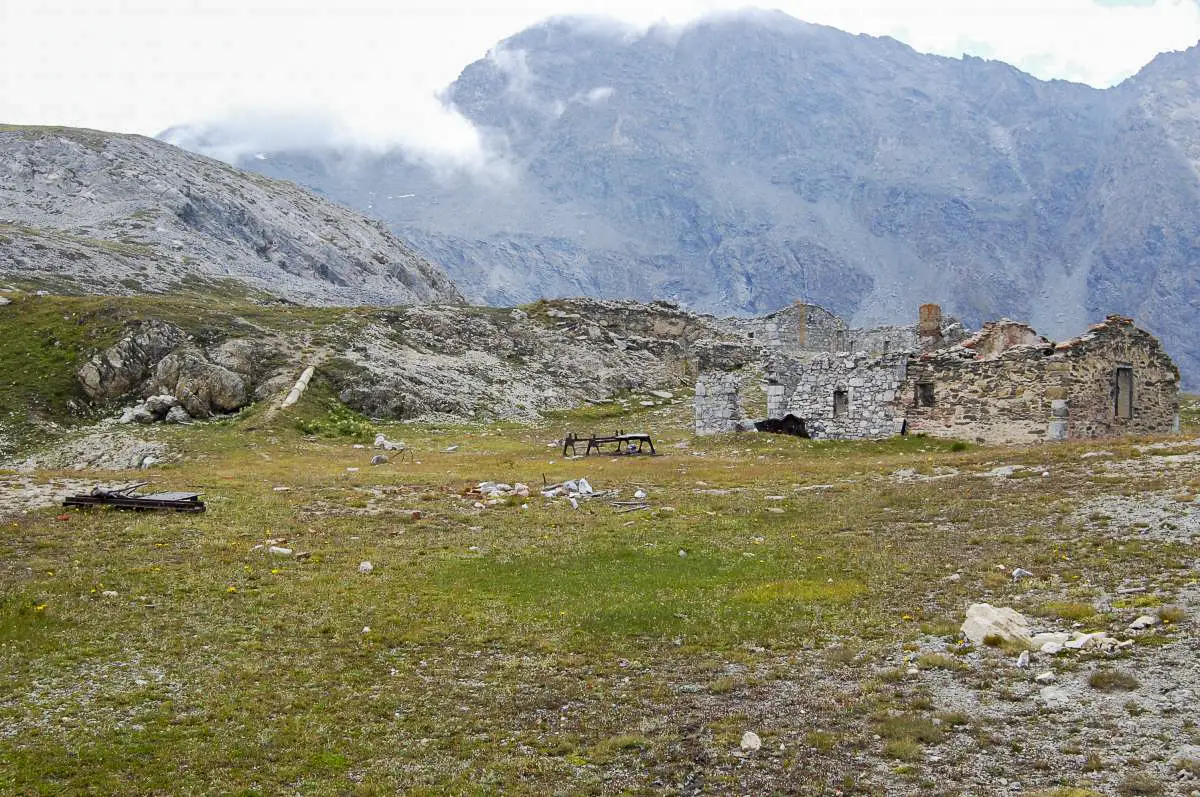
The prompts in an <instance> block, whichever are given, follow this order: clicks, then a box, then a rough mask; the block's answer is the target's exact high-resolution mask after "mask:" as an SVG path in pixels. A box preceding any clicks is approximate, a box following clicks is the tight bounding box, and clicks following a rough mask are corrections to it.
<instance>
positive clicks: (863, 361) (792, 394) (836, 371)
mask: <svg viewBox="0 0 1200 797" xmlns="http://www.w3.org/2000/svg"><path fill="white" fill-rule="evenodd" d="M907 361H908V356H907V354H905V353H903V352H902V353H899V354H889V355H885V356H882V357H871V356H869V355H866V354H863V353H858V354H840V355H821V356H818V357H815V358H813V359H812V360H810V361H808V362H805V363H802V364H797V365H796V366H795V368H794V371H793V374H794V378H795V380H796V381H795V386H794V387H792V388H791V389H790V390H787V391H786V396H785V397H784V398H783V405H782V406H779V405H778V404H777V403H776V404H773V406H770V415H771V417H773V418H782V417H783V416H784V415H787V414H791V415H795V416H796V417H798V418H802V419H804V421H805V423H806V424H807V427H808V432H809V434H810V435H811V436H812V437H813V438H814V439H829V440H862V439H877V438H884V437H891V436H893V435H896V434H898V433H899V432H900V431H901V429H902V428H903V419H904V415H903V412H902V411H901V410H900V408H899V405H898V402H897V391H898V390H899V389H900V387H901V386H902V385H903V384H904V380H905V373H906V365H907ZM843 391H844V392H845V394H846V405H845V410H844V413H842V414H837V413H835V407H834V403H835V394H837V393H839V392H843ZM768 395H770V388H768Z"/></svg>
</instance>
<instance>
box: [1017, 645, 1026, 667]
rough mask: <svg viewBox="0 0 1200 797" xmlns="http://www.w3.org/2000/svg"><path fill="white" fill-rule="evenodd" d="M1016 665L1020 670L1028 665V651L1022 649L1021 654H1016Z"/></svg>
mask: <svg viewBox="0 0 1200 797" xmlns="http://www.w3.org/2000/svg"><path fill="white" fill-rule="evenodd" d="M1017 666H1018V667H1020V668H1021V669H1022V670H1023V669H1025V668H1026V667H1028V666H1029V651H1028V650H1022V651H1021V655H1020V656H1017Z"/></svg>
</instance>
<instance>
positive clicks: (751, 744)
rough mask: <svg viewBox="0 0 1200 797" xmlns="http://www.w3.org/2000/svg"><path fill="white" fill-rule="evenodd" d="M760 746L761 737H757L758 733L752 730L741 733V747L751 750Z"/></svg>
mask: <svg viewBox="0 0 1200 797" xmlns="http://www.w3.org/2000/svg"><path fill="white" fill-rule="evenodd" d="M761 747H762V739H760V738H758V734H757V733H755V732H754V731H746V732H745V733H743V734H742V749H743V750H748V751H750V752H753V751H755V750H758V749H759V748H761Z"/></svg>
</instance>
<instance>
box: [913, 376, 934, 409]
mask: <svg viewBox="0 0 1200 797" xmlns="http://www.w3.org/2000/svg"><path fill="white" fill-rule="evenodd" d="M916 404H917V406H918V407H932V406H933V382H917V396H916Z"/></svg>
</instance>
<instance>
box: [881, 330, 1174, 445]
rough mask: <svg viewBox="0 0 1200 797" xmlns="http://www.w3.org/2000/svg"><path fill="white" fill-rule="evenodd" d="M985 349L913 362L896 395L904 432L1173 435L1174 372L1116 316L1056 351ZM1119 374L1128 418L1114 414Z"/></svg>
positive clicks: (1016, 437)
mask: <svg viewBox="0 0 1200 797" xmlns="http://www.w3.org/2000/svg"><path fill="white" fill-rule="evenodd" d="M985 348H986V349H987V353H986V354H981V353H980V352H979V351H977V350H975V349H971V348H964V347H959V348H954V349H949V350H943V351H941V352H936V353H933V354H927V355H923V356H919V357H914V358H913V360H912V362H910V364H909V368H908V376H907V379H906V380H905V384H904V387H903V388H902V389H901V395H900V399H901V404H902V406H903V407H904V410H905V413H906V416H907V418H908V428H909V431H910V432H923V433H926V434H930V435H935V436H939V437H958V438H963V439H969V440H977V441H980V442H987V443H1030V442H1037V441H1040V440H1044V439H1061V438H1062V436H1063V435H1064V434H1065V436H1066V437H1070V438H1081V437H1083V438H1086V437H1108V436H1116V435H1124V434H1166V433H1170V432H1171V431H1173V429H1174V428H1175V419H1176V416H1177V414H1178V411H1179V372H1178V370H1177V369H1176V367H1175V365H1174V363H1172V362H1171V359H1170V357H1168V356H1167V355H1166V353H1165V352H1164V351H1163V349H1162V346H1161V345H1160V344H1159V342H1158V341H1157V340H1156V339H1155V338H1154V337H1153V336H1152V335H1150V334H1149V333H1147V332H1144V331H1142V330H1140V329H1137V328H1136V327H1134V326H1133V323H1132V322H1131V321H1130V320H1129V319H1124V318H1118V317H1112V318H1110V319H1109V320H1108V321H1106V322H1105V323H1103V324H1100V325H1097V326H1096V327H1093V328H1092V330H1090V331H1089V332H1088V333H1087V334H1085V335H1083V336H1082V337H1079V338H1076V339H1074V340H1070V341H1067V342H1065V343H1061V344H1058V345H1057V346H1054V345H1052V344H1048V343H1046V344H1032V345H1015V346H1011V347H1010V348H1008V349H1006V350H1004V351H1002V352H1000V353H999V354H995V353H994V350H993V349H990V348H987V347H985ZM1118 367H1128V368H1131V369H1132V384H1133V399H1132V408H1131V414H1132V417H1130V418H1122V417H1119V416H1118V414H1117V407H1116V404H1117V399H1116V372H1117V368H1118ZM922 393H924V394H925V397H926V400H928V399H930V398H931V399H932V402H933V403H932V406H926V401H923V400H922ZM1064 402H1065V403H1064Z"/></svg>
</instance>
